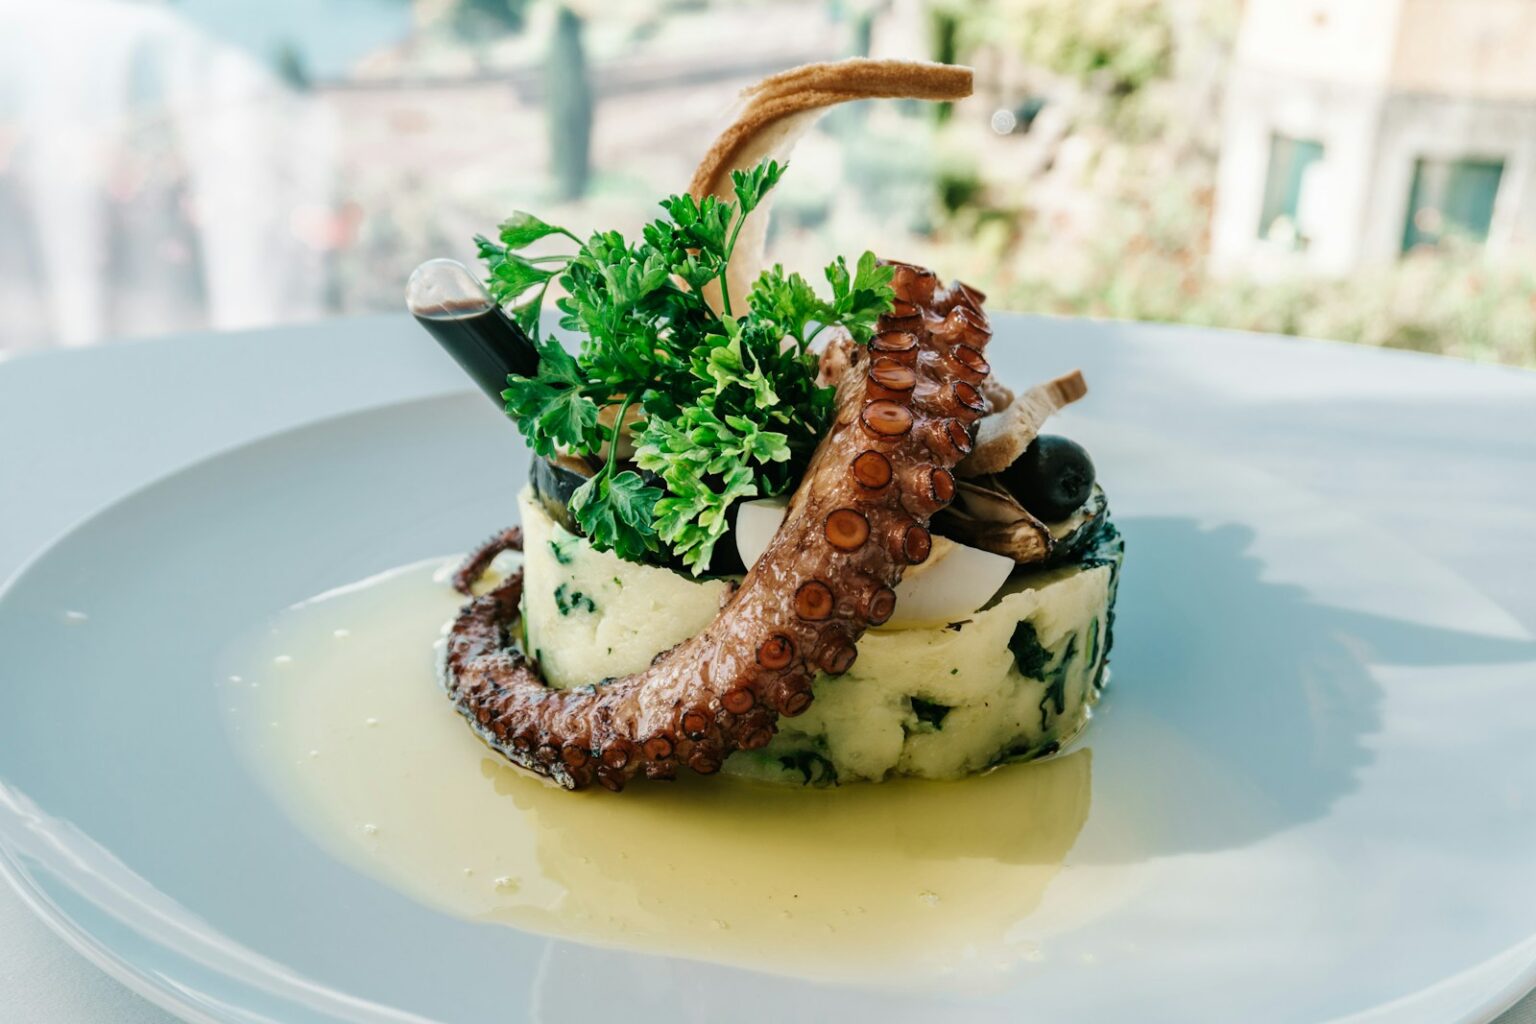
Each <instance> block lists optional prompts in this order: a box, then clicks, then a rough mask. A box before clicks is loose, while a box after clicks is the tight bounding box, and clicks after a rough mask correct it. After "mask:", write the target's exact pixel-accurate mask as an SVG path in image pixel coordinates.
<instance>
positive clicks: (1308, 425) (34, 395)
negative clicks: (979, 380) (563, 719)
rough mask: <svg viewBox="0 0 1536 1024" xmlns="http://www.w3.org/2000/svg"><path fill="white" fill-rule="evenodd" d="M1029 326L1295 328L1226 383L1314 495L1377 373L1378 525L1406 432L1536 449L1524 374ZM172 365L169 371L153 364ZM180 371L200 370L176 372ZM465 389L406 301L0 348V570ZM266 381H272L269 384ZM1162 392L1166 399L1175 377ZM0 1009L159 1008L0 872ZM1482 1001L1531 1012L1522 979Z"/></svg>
mask: <svg viewBox="0 0 1536 1024" xmlns="http://www.w3.org/2000/svg"><path fill="white" fill-rule="evenodd" d="M1029 329H1030V330H1031V331H1037V332H1039V333H1041V334H1050V335H1053V336H1055V337H1057V338H1065V339H1067V340H1070V339H1071V338H1072V336H1073V335H1074V334H1079V335H1080V336H1082V337H1084V338H1087V337H1089V336H1090V335H1097V336H1100V337H1102V336H1105V335H1109V336H1112V337H1114V338H1115V339H1116V340H1117V343H1118V342H1121V341H1124V342H1128V343H1129V346H1128V347H1127V348H1126V349H1124V350H1123V351H1121V352H1120V355H1119V358H1120V359H1121V360H1122V361H1121V362H1119V363H1118V365H1116V366H1115V367H1114V368H1112V369H1111V368H1110V367H1107V366H1105V367H1097V368H1096V367H1095V366H1094V365H1093V364H1092V361H1091V360H1089V361H1085V365H1084V370H1085V371H1086V372H1087V374H1088V377H1089V380H1090V381H1093V380H1095V379H1096V370H1097V371H1098V372H1099V373H1100V374H1104V375H1108V374H1115V375H1118V376H1119V377H1120V378H1121V379H1120V381H1119V382H1118V383H1119V386H1120V387H1122V388H1124V387H1134V386H1135V385H1134V379H1135V369H1136V367H1135V362H1136V360H1138V359H1141V358H1148V359H1151V358H1155V359H1156V360H1157V361H1158V364H1159V366H1160V367H1161V368H1163V369H1166V368H1167V365H1168V364H1169V363H1172V364H1175V365H1174V371H1175V375H1176V376H1177V377H1179V378H1180V379H1182V380H1186V381H1187V382H1188V384H1189V386H1191V387H1198V386H1200V384H1201V372H1200V365H1201V354H1202V352H1208V351H1210V349H1209V346H1218V345H1219V346H1234V345H1237V346H1253V347H1256V348H1257V347H1268V346H1275V345H1287V346H1291V350H1292V351H1291V355H1290V357H1289V358H1287V359H1286V360H1285V361H1284V365H1285V366H1286V367H1287V368H1288V371H1287V376H1286V377H1284V378H1283V379H1277V378H1276V377H1275V376H1274V375H1273V374H1270V375H1267V376H1266V377H1265V378H1264V379H1262V380H1260V379H1256V380H1254V381H1252V383H1251V388H1250V389H1249V393H1247V394H1234V395H1232V396H1231V397H1232V400H1233V401H1234V402H1242V403H1244V404H1245V411H1246V413H1247V414H1248V415H1259V416H1273V417H1274V418H1275V428H1276V429H1275V430H1274V431H1273V437H1274V441H1273V442H1272V447H1266V448H1265V450H1262V451H1256V452H1255V453H1254V457H1255V458H1256V459H1260V460H1263V461H1264V463H1265V466H1266V468H1267V469H1270V470H1272V471H1279V472H1281V473H1282V475H1284V473H1285V472H1286V470H1287V468H1289V470H1290V472H1291V474H1292V475H1293V476H1294V477H1295V478H1296V479H1298V480H1299V481H1304V482H1305V483H1306V484H1307V486H1309V487H1311V488H1313V489H1314V490H1317V491H1320V492H1322V493H1323V494H1325V495H1326V494H1328V493H1330V492H1332V491H1337V492H1338V493H1340V494H1341V495H1342V494H1346V493H1349V492H1350V489H1351V487H1350V485H1351V482H1352V481H1351V480H1350V477H1351V475H1352V474H1355V473H1358V472H1360V471H1361V467H1358V466H1350V465H1348V464H1347V463H1346V462H1343V461H1340V462H1339V463H1337V464H1330V463H1329V461H1328V460H1327V459H1326V458H1323V459H1319V458H1318V457H1317V456H1316V452H1317V451H1318V448H1317V447H1316V446H1317V445H1324V446H1326V445H1327V444H1328V443H1329V442H1330V440H1332V439H1333V438H1336V437H1337V436H1338V429H1339V428H1340V427H1342V426H1346V425H1347V426H1348V427H1349V428H1351V429H1360V425H1361V424H1362V423H1368V422H1369V417H1368V415H1362V412H1365V413H1368V411H1369V410H1368V409H1366V410H1362V408H1361V405H1360V395H1361V394H1362V383H1363V382H1369V381H1373V380H1379V381H1380V385H1379V387H1376V388H1375V389H1374V390H1372V389H1371V387H1370V386H1369V385H1366V387H1365V393H1366V399H1365V400H1366V401H1367V402H1380V403H1381V404H1382V405H1383V406H1387V405H1399V404H1402V403H1409V404H1412V405H1413V406H1415V407H1416V408H1422V422H1423V423H1424V428H1423V433H1422V435H1420V436H1413V437H1402V438H1400V439H1398V440H1400V442H1401V457H1400V458H1398V459H1396V460H1393V461H1392V462H1390V463H1387V464H1382V465H1377V466H1373V467H1371V468H1370V472H1372V473H1373V474H1375V478H1373V480H1372V487H1371V493H1372V495H1373V501H1372V503H1370V504H1369V506H1362V504H1361V502H1360V501H1359V500H1354V501H1353V502H1352V505H1353V507H1354V508H1355V510H1356V511H1358V512H1361V513H1364V514H1367V515H1372V516H1374V517H1375V518H1376V519H1377V521H1379V522H1381V523H1382V525H1383V526H1385V527H1387V528H1390V529H1396V530H1399V531H1403V532H1405V533H1411V531H1412V530H1413V529H1414V527H1415V525H1416V519H1417V518H1418V517H1421V516H1422V515H1423V512H1422V511H1416V510H1419V509H1421V508H1422V504H1423V502H1425V501H1426V500H1450V501H1454V500H1455V499H1454V497H1450V498H1444V497H1443V496H1441V495H1432V496H1426V495H1425V494H1424V493H1423V488H1424V486H1425V484H1426V481H1423V480H1422V479H1417V478H1416V477H1415V474H1414V473H1413V452H1414V450H1415V449H1416V448H1417V447H1419V446H1423V445H1437V446H1445V449H1444V450H1450V451H1455V452H1457V453H1458V456H1461V455H1462V454H1463V453H1464V455H1465V457H1466V458H1476V459H1480V460H1492V461H1494V462H1507V464H1508V469H1509V472H1511V473H1523V474H1526V475H1529V474H1530V473H1531V466H1532V465H1536V374H1529V373H1521V372H1517V371H1509V370H1502V369H1497V368H1491V367H1476V366H1470V365H1467V364H1462V363H1457V362H1452V361H1446V360H1436V359H1432V358H1429V357H1420V356H1412V355H1404V354H1398V353H1383V352H1372V351H1364V350H1359V349H1352V348H1347V347H1344V346H1336V345H1331V344H1326V343H1314V342H1299V341H1294V340H1289V339H1276V338H1266V337H1262V336H1255V335H1241V334H1236V333H1231V332H1217V331H1207V330H1200V329H1194V328H1181V327H1148V326H1143V325H1131V324H1119V323H1094V322H1084V321H1065V320H1051V319H1036V320H1032V321H1031V322H1030V326H1029ZM316 345H324V346H331V347H333V348H339V349H341V350H343V351H344V352H345V353H347V356H348V359H349V360H350V364H351V365H352V367H353V371H352V372H351V373H349V374H348V375H346V376H345V377H329V378H322V379H317V378H312V377H305V376H304V375H302V374H300V373H298V372H297V371H296V370H295V367H297V366H300V365H302V359H301V358H300V356H301V353H302V352H303V351H304V350H305V349H306V348H308V347H311V346H316ZM353 354H355V358H351V356H352V355H353ZM1127 359H1128V360H1129V363H1128V364H1127V362H1125V361H1124V360H1127ZM1389 363H1390V366H1389ZM171 366H174V367H175V368H176V372H175V374H174V376H175V386H174V388H172V387H171V386H170V385H169V384H168V383H167V380H168V378H169V376H170V375H169V374H167V372H166V370H167V368H168V367H171ZM1388 369H1390V371H1391V372H1390V373H1387V372H1385V371H1386V370H1388ZM1160 375H1161V376H1163V377H1164V378H1165V379H1166V377H1167V376H1168V375H1167V374H1166V373H1162V371H1161V370H1160ZM188 381H204V382H206V383H205V386H203V387H200V388H189V387H188ZM1128 381H1129V382H1128ZM1228 386H1230V382H1229V385H1228ZM464 389H465V388H464V378H463V376H462V374H461V373H460V372H459V371H458V369H457V368H456V367H455V366H454V365H453V364H452V363H451V361H449V360H448V358H447V357H446V356H444V355H443V354H442V353H440V352H439V351H438V350H437V349H436V347H435V346H433V345H432V344H431V343H430V342H428V341H426V340H425V339H424V336H423V335H422V334H421V332H420V329H419V328H418V327H417V326H416V325H415V324H414V323H412V322H411V321H410V320H409V319H407V318H405V317H372V318H362V319H350V320H342V321H332V322H329V323H326V324H321V325H316V326H311V327H299V328H286V329H278V330H266V331H253V332H245V333H239V334H217V335H209V334H202V335H185V336H177V337H171V338H165V339H157V340H154V341H147V342H133V343H123V344H117V345H107V346H102V347H99V348H94V349H88V350H73V351H62V352H54V353H46V354H42V355H36V356H27V357H21V358H13V359H9V360H0V437H3V438H4V442H3V444H0V580H3V579H5V578H8V577H9V576H10V575H11V574H12V573H14V572H15V571H16V570H17V569H18V568H19V567H20V566H21V565H22V564H23V563H24V562H25V561H26V560H27V559H29V558H30V557H31V556H32V555H33V554H35V553H36V552H37V551H38V550H40V549H41V548H43V547H45V546H46V545H48V544H49V543H50V542H51V541H52V540H53V539H54V538H56V537H58V536H59V535H61V534H62V533H64V532H66V531H67V530H68V529H69V528H70V526H71V525H72V524H73V523H75V522H77V521H78V520H80V519H81V518H83V517H84V516H86V515H89V514H90V513H92V512H93V511H95V510H97V509H98V508H100V507H101V506H103V505H105V504H107V503H109V502H111V501H113V500H115V499H117V498H119V497H121V496H123V495H124V494H126V493H128V492H129V491H132V490H134V489H136V488H138V487H139V486H141V485H143V484H145V483H147V482H149V481H151V480H153V479H156V478H158V477H161V476H163V475H165V474H167V473H169V472H172V471H174V470H176V469H179V468H181V467H184V466H186V465H188V464H190V463H193V462H196V461H198V460H200V459H203V458H206V457H208V456H210V455H213V454H215V453H217V452H219V451H222V450H224V449H227V448H229V447H232V446H234V445H238V444H241V443H244V442H246V441H249V440H252V439H255V438H258V437H261V436H263V435H266V434H269V433H271V432H273V431H276V430H281V429H285V428H288V427H293V426H297V425H300V424H302V423H305V422H309V421H312V420H315V419H318V418H322V417H327V416H331V415H336V414H338V413H344V412H352V411H356V410H360V409H365V408H369V407H373V406H380V405H387V404H391V403H393V402H396V401H400V400H403V399H409V398H421V397H427V396H431V395H436V394H445V393H449V392H454V391H461V390H464ZM1346 390H1347V391H1348V393H1350V394H1352V395H1353V396H1355V398H1354V400H1353V401H1352V402H1351V403H1347V404H1346V403H1338V402H1333V403H1330V401H1329V396H1330V394H1336V393H1344V392H1345V391H1346ZM279 392H281V393H282V395H283V401H282V402H281V403H275V402H272V401H270V396H272V395H274V394H277V393H279ZM1169 401H1170V403H1171V404H1173V405H1176V404H1177V396H1176V395H1171V396H1169ZM102 405H108V406H111V407H114V408H118V409H121V411H122V414H121V417H120V419H119V421H118V429H116V430H114V431H113V432H112V434H111V435H110V436H100V437H83V436H82V437H79V438H72V439H71V440H72V442H73V448H74V452H75V457H74V458H73V459H72V460H71V461H70V462H69V463H68V464H61V463H58V462H56V461H53V462H50V461H46V460H44V459H43V458H42V456H41V452H42V450H43V445H42V443H41V440H40V439H42V438H45V437H51V438H55V439H56V438H57V437H58V436H59V435H60V434H65V435H67V434H68V433H69V432H70V431H71V429H72V425H73V424H74V423H75V422H77V420H76V417H75V415H74V412H75V410H77V409H79V408H83V407H86V406H102ZM1172 420H1173V422H1171V423H1169V424H1159V429H1164V428H1168V429H1167V432H1169V433H1174V434H1178V433H1186V434H1191V435H1198V434H1199V433H1200V432H1201V431H1205V430H1211V429H1219V424H1212V423H1201V422H1196V421H1193V420H1185V421H1182V422H1181V421H1180V420H1179V417H1178V416H1176V415H1175V416H1174V417H1172ZM34 439H37V440H34ZM1357 497H1358V496H1357ZM1513 514H1517V515H1519V514H1525V515H1530V516H1531V517H1532V520H1531V524H1530V525H1531V526H1532V527H1533V528H1536V513H1533V512H1532V511H1531V510H1530V509H1524V510H1516V511H1515V512H1514V513H1513ZM1441 554H1442V556H1443V558H1444V560H1445V561H1447V562H1448V563H1450V564H1451V565H1452V566H1453V567H1454V568H1456V569H1457V570H1458V571H1460V572H1461V573H1463V574H1464V575H1465V576H1466V577H1467V578H1469V579H1471V580H1473V581H1477V580H1479V579H1480V578H1481V577H1483V576H1484V574H1483V573H1480V572H1479V566H1483V567H1486V566H1487V564H1488V562H1489V560H1493V559H1497V558H1498V557H1499V555H1498V553H1497V552H1492V551H1488V550H1486V549H1485V547H1482V548H1480V547H1479V545H1478V544H1477V541H1476V536H1475V534H1468V535H1467V536H1465V537H1462V538H1451V539H1449V542H1448V543H1446V550H1444V551H1442V552H1441ZM1494 575H1495V574H1491V573H1490V574H1487V576H1488V577H1489V578H1493V577H1494ZM1509 575H1510V574H1507V573H1505V574H1502V576H1503V577H1504V578H1505V579H1508V577H1509ZM1504 586H1505V587H1506V591H1505V592H1499V591H1498V590H1497V589H1490V590H1489V596H1491V597H1492V598H1493V599H1494V600H1496V601H1498V602H1500V603H1501V604H1503V605H1504V606H1505V607H1506V608H1507V609H1508V610H1509V611H1510V613H1511V614H1512V615H1513V616H1514V617H1515V618H1516V619H1518V620H1519V621H1520V622H1521V623H1522V624H1523V625H1525V626H1526V627H1527V628H1528V629H1531V630H1533V631H1536V590H1533V589H1532V588H1529V587H1527V588H1526V589H1525V590H1524V591H1518V592H1517V591H1510V590H1508V589H1507V588H1508V586H1509V584H1507V583H1506V584H1505V585H1504ZM0 685H3V680H0ZM0 1020H4V1021H16V1022H25V1024H76V1022H91V1024H97V1022H102V1024H106V1022H111V1024H117V1022H122V1024H149V1022H156V1024H163V1022H167V1021H171V1020H173V1018H172V1017H171V1016H170V1015H168V1014H167V1013H165V1012H164V1011H162V1010H160V1009H158V1008H157V1007H155V1006H152V1005H151V1004H150V1003H148V1002H146V1001H145V1000H143V999H142V998H140V997H139V996H137V995H135V994H134V993H132V992H130V991H128V990H127V989H126V988H123V987H122V986H120V985H119V984H117V982H115V981H113V980H112V979H110V978H108V977H107V976H106V975H105V974H102V973H101V972H100V971H98V970H97V969H96V968H95V967H93V966H92V965H91V964H89V963H87V962H86V961H85V960H84V959H83V958H81V957H80V956H78V955H77V954H76V953H75V952H74V951H73V950H71V949H70V948H69V947H68V946H67V945H66V944H65V943H64V941H63V940H62V939H60V938H59V937H57V936H56V935H55V934H54V933H53V932H52V931H51V930H50V929H49V927H48V926H47V925H45V924H44V923H43V922H42V921H41V920H39V919H38V918H36V917H35V916H33V914H32V913H31V912H30V910H29V909H28V908H27V907H26V906H25V905H24V904H23V903H22V901H21V900H20V898H19V897H18V896H17V895H16V894H15V893H14V892H12V891H11V890H10V889H9V888H8V887H5V886H0ZM1497 1021H1498V1024H1536V994H1533V995H1531V996H1528V997H1526V998H1525V999H1524V1000H1523V1001H1521V1002H1520V1003H1519V1004H1518V1005H1516V1006H1514V1007H1513V1008H1511V1009H1510V1010H1509V1011H1508V1012H1506V1013H1505V1014H1504V1015H1503V1016H1500V1017H1499V1018H1497Z"/></svg>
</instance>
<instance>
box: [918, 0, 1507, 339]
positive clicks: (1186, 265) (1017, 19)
mask: <svg viewBox="0 0 1536 1024" xmlns="http://www.w3.org/2000/svg"><path fill="white" fill-rule="evenodd" d="M1234 6H1235V5H1230V4H1224V3H1222V2H1221V0H1184V2H1182V3H1177V2H1175V3H1162V2H1156V0H1078V2H1074V3H1061V2H1057V0H944V3H943V5H942V17H943V18H947V19H951V23H950V24H948V25H947V26H946V29H945V31H946V33H952V39H951V37H950V36H949V35H946V42H950V41H952V43H953V50H954V56H955V58H956V59H959V60H962V61H967V62H972V63H976V64H977V65H978V66H980V67H986V66H988V60H989V58H990V57H995V56H996V55H997V54H998V53H999V52H1000V51H1001V52H1003V53H1006V54H1007V55H1008V56H1010V57H1012V58H1015V59H1019V60H1022V63H1023V65H1024V66H1025V67H1026V68H1028V69H1030V71H1031V72H1033V73H1034V75H1033V77H1032V79H1031V88H1033V89H1035V90H1038V91H1040V92H1041V93H1042V94H1043V95H1044V96H1045V103H1046V106H1047V107H1050V106H1051V105H1052V104H1055V105H1056V106H1057V111H1056V114H1057V116H1058V118H1062V119H1064V121H1065V122H1066V125H1067V127H1066V129H1065V131H1064V133H1063V139H1064V140H1066V141H1065V142H1063V143H1058V144H1057V146H1056V149H1055V157H1053V158H1052V159H1047V160H1043V161H1041V162H1040V163H1039V165H1038V167H1037V169H1036V170H1035V171H1034V172H1033V173H1032V174H1024V175H1020V174H1019V173H1018V172H1017V171H1016V170H1015V169H1014V168H1012V167H1009V168H1005V169H1004V170H1002V171H999V170H998V169H997V168H996V167H995V166H993V164H995V163H996V161H986V160H982V161H980V162H979V163H978V162H976V161H975V157H974V145H973V142H972V138H973V136H972V137H969V138H968V137H965V136H963V135H961V134H960V133H959V132H958V131H957V130H955V129H954V128H949V129H944V130H942V131H941V134H940V139H939V143H938V146H937V151H936V154H935V156H934V160H933V171H934V174H933V178H932V179H931V181H932V182H933V184H932V189H933V191H932V192H931V195H932V202H931V206H932V209H933V210H934V217H935V228H934V231H933V234H932V235H931V236H930V242H931V243H932V244H933V245H934V246H935V247H936V248H937V249H938V250H939V252H938V254H936V255H935V258H936V259H938V260H939V261H941V262H943V263H945V265H953V266H955V267H956V268H969V272H970V273H971V275H972V276H973V279H975V280H976V283H977V284H979V285H980V286H981V287H982V288H983V289H984V290H985V291H987V292H988V293H989V295H990V296H991V301H992V303H993V304H994V305H996V306H998V307H1000V308H1011V309H1021V310H1030V311H1037V312H1043V313H1053V314H1063V315H1071V316H1091V317H1113V318H1120V319H1129V320H1149V321H1167V322H1178V323H1189V324H1199V325H1206V326H1214V327H1228V328H1238V329H1244V330H1254V331H1266V332H1273V333H1280V334H1293V335H1305V336H1310V337H1320V338H1331V339H1337V340H1342V341H1350V342H1359V343H1363V344H1368V345H1379V346H1384V347H1391V348H1401V349H1412V350H1417V351H1424V352H1436V353H1443V354H1447V355H1455V356H1462V357H1467V358H1472V359H1479V360H1491V361H1499V362H1505V363H1513V364H1517V365H1527V366H1536V260H1533V258H1532V256H1531V254H1529V253H1524V254H1509V255H1508V256H1507V257H1504V258H1501V259H1499V260H1497V261H1495V260H1492V259H1490V258H1488V256H1487V254H1485V253H1484V252H1483V251H1482V250H1481V249H1480V247H1478V246H1476V245H1473V244H1471V243H1467V242H1458V241H1456V240H1450V241H1447V242H1445V243H1443V244H1441V245H1440V246H1438V247H1436V248H1427V247H1422V248H1420V249H1418V250H1416V251H1415V252H1413V253H1412V254H1410V255H1409V256H1407V257H1405V258H1404V259H1402V260H1401V261H1400V262H1398V263H1396V264H1394V265H1391V266H1386V267H1380V268H1376V269H1369V268H1367V269H1362V270H1359V271H1357V272H1355V273H1354V274H1353V275H1352V276H1350V277H1347V278H1341V279H1332V278H1324V277H1316V276H1309V275H1305V274H1301V273H1294V274H1291V275H1288V276H1279V277H1264V278H1258V277H1250V276H1243V275H1221V274H1219V273H1216V272H1214V271H1213V268H1212V266H1211V262H1210V258H1209V235H1210V228H1211V217H1212V209H1213V196H1214V192H1215V181H1216V159H1217V154H1218V147H1219V142H1220V140H1219V137H1218V136H1216V135H1215V133H1214V125H1215V124H1216V117H1215V112H1216V110H1217V107H1218V102H1219V93H1218V92H1211V93H1210V94H1208V95H1207V96H1205V97H1204V98H1203V99H1202V98H1201V97H1200V96H1193V95H1192V93H1191V89H1190V86H1189V82H1188V81H1186V80H1185V76H1186V74H1187V67H1186V66H1187V65H1188V64H1191V63H1194V62H1195V61H1194V59H1193V58H1192V57H1191V54H1192V53H1193V54H1195V55H1197V56H1198V57H1200V58H1202V59H1206V60H1210V59H1215V60H1217V61H1218V62H1220V61H1224V59H1225V57H1226V55H1227V54H1228V53H1229V52H1230V47H1231V44H1232V39H1233V36H1234V34H1235V28H1236V19H1235V17H1234V14H1233V10H1232V8H1233V7H1234ZM1176 15H1177V16H1176ZM1213 54H1214V55H1215V56H1214V58H1213V57H1212V55H1213ZM1194 77H1197V78H1198V77H1199V76H1198V74H1197V75H1195V76H1194ZM1208 78H1209V80H1210V81H1212V82H1216V83H1219V82H1220V80H1221V76H1220V75H1219V74H1216V75H1210V76H1208ZM1004 99H1005V101H1006V99H1007V98H1006V97H1004ZM1029 99H1031V97H1030V96H1017V97H1015V98H1014V100H1013V102H1015V103H1022V102H1023V101H1026V100H1029ZM1202 103H1203V104H1204V106H1202V105H1201V104H1202ZM1069 148H1071V149H1072V150H1073V154H1074V157H1073V161H1074V167H1075V170H1073V171H1070V172H1065V171H1063V169H1062V168H1061V167H1059V166H1057V164H1059V163H1060V162H1061V161H1060V160H1059V159H1057V158H1058V157H1060V155H1061V154H1062V153H1064V152H1065V151H1066V150H1067V149H1069ZM1064 174H1066V175H1067V177H1066V178H1065V180H1064V179H1063V175H1064ZM1047 176H1050V177H1051V180H1052V186H1053V187H1052V189H1051V190H1050V191H1052V192H1053V193H1054V194H1055V195H1056V196H1057V197H1058V199H1057V200H1056V205H1054V206H1053V205H1048V204H1046V203H1044V202H1043V201H1041V200H1039V199H1038V196H1039V194H1040V193H1041V192H1042V191H1043V190H1042V188H1041V183H1042V181H1043V180H1044V179H1045V178H1046V177H1047ZM1064 186H1065V188H1064ZM1063 191H1066V192H1068V193H1070V194H1072V195H1073V196H1074V202H1073V203H1072V204H1070V205H1069V206H1068V207H1067V208H1066V209H1065V210H1064V209H1063V207H1062V205H1061V203H1060V200H1059V197H1060V195H1061V194H1062V193H1063Z"/></svg>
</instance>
